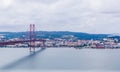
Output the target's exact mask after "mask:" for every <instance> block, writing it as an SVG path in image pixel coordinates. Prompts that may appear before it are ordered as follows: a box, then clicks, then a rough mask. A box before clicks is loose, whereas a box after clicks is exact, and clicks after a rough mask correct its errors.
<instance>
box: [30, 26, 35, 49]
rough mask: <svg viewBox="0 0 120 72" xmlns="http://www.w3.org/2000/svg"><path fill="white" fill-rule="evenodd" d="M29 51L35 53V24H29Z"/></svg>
mask: <svg viewBox="0 0 120 72" xmlns="http://www.w3.org/2000/svg"><path fill="white" fill-rule="evenodd" d="M30 51H35V24H30Z"/></svg>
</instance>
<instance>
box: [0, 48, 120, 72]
mask: <svg viewBox="0 0 120 72" xmlns="http://www.w3.org/2000/svg"><path fill="white" fill-rule="evenodd" d="M0 58H1V59H0V69H1V70H80V71H94V70H95V71H96V70H97V71H100V70H102V71H118V72H119V71H120V49H74V48H46V49H37V50H36V52H35V53H34V52H31V53H30V52H29V49H27V48H1V49H0Z"/></svg>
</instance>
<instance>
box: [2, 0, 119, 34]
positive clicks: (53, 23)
mask: <svg viewBox="0 0 120 72" xmlns="http://www.w3.org/2000/svg"><path fill="white" fill-rule="evenodd" d="M29 24H35V25H36V30H39V31H72V32H86V33H107V34H108V33H120V0H0V31H13V32H15V31H28V30H29Z"/></svg>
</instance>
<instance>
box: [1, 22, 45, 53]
mask: <svg viewBox="0 0 120 72" xmlns="http://www.w3.org/2000/svg"><path fill="white" fill-rule="evenodd" d="M35 36H36V34H35V24H30V31H29V39H23V40H13V41H4V42H0V46H6V45H14V44H18V43H26V42H27V43H29V50H30V51H35V48H36V46H35V42H36V41H39V42H42V43H43V46H44V43H45V40H44V39H40V38H39V39H38V38H37V39H36V37H35Z"/></svg>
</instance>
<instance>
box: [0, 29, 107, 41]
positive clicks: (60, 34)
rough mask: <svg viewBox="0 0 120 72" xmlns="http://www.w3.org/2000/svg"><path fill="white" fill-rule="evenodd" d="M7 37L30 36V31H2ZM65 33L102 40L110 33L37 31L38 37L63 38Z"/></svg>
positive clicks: (1, 33)
mask: <svg viewBox="0 0 120 72" xmlns="http://www.w3.org/2000/svg"><path fill="white" fill-rule="evenodd" d="M0 35H4V36H5V37H6V38H7V39H10V38H23V37H26V38H29V32H0ZM64 35H73V36H74V37H76V38H77V39H82V40H91V39H93V40H101V39H103V38H106V37H108V34H88V33H82V32H69V31H36V37H37V38H51V39H53V38H62V37H63V36H64Z"/></svg>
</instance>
